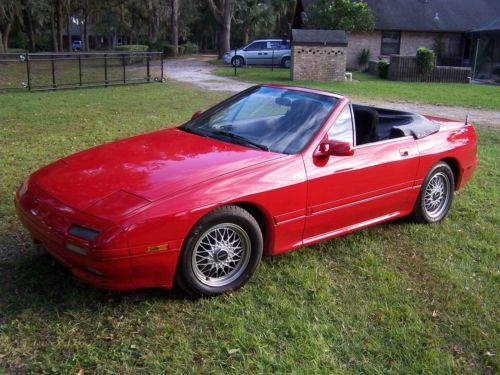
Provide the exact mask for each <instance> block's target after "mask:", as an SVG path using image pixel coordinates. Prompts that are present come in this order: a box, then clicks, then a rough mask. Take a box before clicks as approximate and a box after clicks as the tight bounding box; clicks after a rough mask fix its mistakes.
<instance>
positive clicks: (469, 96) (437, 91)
mask: <svg viewBox="0 0 500 375" xmlns="http://www.w3.org/2000/svg"><path fill="white" fill-rule="evenodd" d="M215 73H216V74H218V75H221V76H225V77H233V75H234V69H232V68H227V67H225V68H218V69H217V70H215ZM238 79H241V80H244V81H247V82H252V83H277V84H282V85H297V84H298V83H300V85H301V86H306V87H311V88H318V89H322V90H328V91H334V92H340V93H342V94H345V95H349V96H350V97H351V98H354V99H358V98H359V100H390V101H401V100H404V101H408V102H414V103H430V104H437V105H450V106H457V107H469V108H488V109H492V110H494V111H499V110H500V95H498V87H496V86H493V85H470V84H464V83H415V82H397V81H389V80H382V79H380V78H378V77H375V76H373V75H370V74H367V73H357V72H354V73H353V79H354V81H355V82H297V81H290V72H289V71H286V70H282V69H274V71H271V69H270V68H269V69H268V68H257V67H252V68H251V69H243V68H242V69H239V70H238ZM463 113H464V116H465V112H463Z"/></svg>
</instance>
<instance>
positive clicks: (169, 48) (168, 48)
mask: <svg viewBox="0 0 500 375" xmlns="http://www.w3.org/2000/svg"><path fill="white" fill-rule="evenodd" d="M161 50H162V52H163V54H164V55H165V56H167V57H172V56H175V53H174V51H175V47H174V45H173V44H170V43H163V46H162V49H161Z"/></svg>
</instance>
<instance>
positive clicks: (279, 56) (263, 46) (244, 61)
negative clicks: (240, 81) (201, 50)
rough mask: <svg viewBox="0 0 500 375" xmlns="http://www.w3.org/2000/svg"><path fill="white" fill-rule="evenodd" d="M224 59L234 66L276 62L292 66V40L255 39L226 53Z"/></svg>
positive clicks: (288, 66)
mask: <svg viewBox="0 0 500 375" xmlns="http://www.w3.org/2000/svg"><path fill="white" fill-rule="evenodd" d="M222 60H224V62H225V63H226V64H232V65H233V66H242V65H272V64H274V65H281V66H282V67H283V68H290V41H289V40H285V39H261V40H254V41H253V42H251V43H249V44H247V45H246V46H245V47H242V48H240V49H237V50H236V51H234V50H232V51H229V52H227V53H225V54H224V56H222Z"/></svg>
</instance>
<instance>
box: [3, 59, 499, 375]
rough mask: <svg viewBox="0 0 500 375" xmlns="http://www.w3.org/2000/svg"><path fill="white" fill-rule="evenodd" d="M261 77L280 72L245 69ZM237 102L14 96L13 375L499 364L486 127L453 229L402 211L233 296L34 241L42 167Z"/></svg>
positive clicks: (91, 94) (9, 140) (280, 266)
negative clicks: (112, 270) (108, 277)
mask: <svg viewBox="0 0 500 375" xmlns="http://www.w3.org/2000/svg"><path fill="white" fill-rule="evenodd" d="M254 70H255V71H257V74H260V75H261V76H263V75H264V74H263V72H264V70H263V69H253V68H252V69H241V72H242V73H246V72H249V73H252V72H253V71H254ZM268 70H269V72H270V73H271V71H270V69H268ZM266 71H267V70H266ZM273 73H274V74H278V73H279V74H283V75H284V73H285V72H283V71H281V70H278V71H275V72H273ZM357 76H358V77H364V76H365V75H364V74H357ZM266 78H267V79H268V78H269V76H267V77H266ZM364 83H365V82H361V83H360V84H359V85H358V86H359V87H360V88H359V90H360V91H363V89H364V86H363V84H364ZM366 83H370V82H366ZM374 83H376V84H377V85H376V87H380V85H382V87H380V88H379V90H380V91H384V89H383V87H384V85H387V86H389V83H391V82H386V81H380V80H376V81H375V82H374ZM356 85H357V83H352V82H349V83H346V84H342V85H341V86H339V87H342V88H347V87H356ZM407 86H411V87H415V90H417V91H418V90H419V87H427V86H429V85H428V84H413V85H407ZM462 86H464V87H466V88H468V90H471V91H473V90H474V91H475V90H477V89H478V88H476V87H475V86H474V85H473V86H471V85H462ZM477 86H479V85H477ZM394 87H397V85H394ZM435 87H442V88H443V90H446V87H449V86H448V85H444V84H441V85H436V86H435ZM435 87H434V91H441V90H436V88H435ZM450 87H453V86H451V85H450ZM479 89H480V88H479ZM490 89H491V87H490ZM492 89H496V88H495V87H493V88H492ZM386 91H387V92H389V91H390V90H388V89H387V90H386ZM490 92H494V91H490ZM407 93H408V95H407V96H405V95H403V94H402V93H401V92H399V94H398V95H399V99H400V100H406V99H408V98H411V97H410V96H409V95H410V94H411V93H413V90H412V89H411V88H410V89H409V90H408V91H407ZM446 94H447V95H450V93H449V92H446ZM456 96H460V95H456ZM491 96H494V95H491ZM225 97H227V94H223V93H219V92H215V91H214V92H210V95H207V92H206V91H202V90H196V89H192V88H190V87H188V86H183V85H179V84H176V83H173V82H168V83H167V84H164V85H161V84H150V85H139V86H124V87H110V88H106V89H105V88H99V89H92V90H79V91H77V90H75V91H58V92H50V93H34V94H29V95H28V94H5V95H0V108H1V109H2V110H1V111H0V166H1V167H0V171H1V176H2V178H1V179H0V254H1V256H0V269H1V272H2V278H1V281H2V293H0V355H1V370H0V372H5V373H21V374H22V373H26V374H31V373H43V374H45V373H49V374H76V373H78V372H79V370H80V369H82V370H83V371H84V372H85V373H86V374H87V373H88V374H138V373H151V374H156V373H169V374H170V373H194V374H212V373H242V374H243V373H297V374H311V373H318V372H321V373H325V374H326V373H328V374H337V373H346V374H359V373H366V374H382V373H384V374H385V373H394V374H402V373H404V374H417V373H420V374H439V373H443V374H445V373H446V374H467V373H470V374H474V373H477V374H495V373H498V371H499V366H498V358H497V357H498V337H499V336H498V335H499V333H500V332H499V327H498V319H499V311H498V306H499V303H500V300H499V299H500V294H499V293H498V255H497V253H498V243H499V242H500V238H499V234H500V233H499V231H498V220H499V208H498V205H495V204H492V202H498V200H499V189H498V186H499V184H500V172H499V169H498V168H497V167H496V166H497V164H498V159H499V158H500V149H499V147H498V144H499V142H500V136H499V132H498V131H485V130H479V142H480V143H479V148H478V152H479V158H480V163H479V165H478V170H477V172H476V174H475V176H474V178H473V181H472V182H471V184H470V185H469V186H467V187H466V188H465V189H464V190H463V191H459V193H458V194H457V195H456V196H455V199H454V202H453V207H452V209H451V211H450V216H449V217H448V218H447V219H446V220H445V221H444V222H443V223H440V224H438V225H417V224H412V223H409V222H407V221H405V220H402V221H399V222H392V223H387V224H383V225H379V226H376V227H372V228H368V229H365V230H363V231H360V232H357V233H353V234H350V235H346V236H343V237H340V238H337V239H334V240H330V241H326V242H322V243H320V244H317V245H314V246H310V247H307V248H304V249H299V250H296V251H294V252H291V253H287V254H284V255H282V256H277V257H274V258H264V259H263V260H262V262H261V265H260V267H259V269H258V270H257V273H256V274H255V276H254V277H253V278H252V280H251V281H250V282H249V284H248V285H246V286H245V287H244V288H243V289H241V290H238V291H237V292H234V293H231V294H228V295H225V296H221V297H217V298H210V299H202V300H198V301H192V300H190V299H188V298H186V297H185V296H184V295H182V294H181V293H180V292H179V291H177V290H174V291H172V292H167V291H162V290H144V291H136V292H121V293H119V292H111V291H104V290H98V289H95V288H91V287H88V286H86V285H83V284H81V283H79V282H77V281H74V280H73V279H72V278H71V276H70V275H69V274H68V273H67V272H66V271H65V270H64V269H63V268H62V267H61V266H59V265H58V264H57V262H54V260H53V259H52V258H51V257H50V256H48V255H47V254H46V253H45V252H43V251H42V250H40V249H39V248H36V247H34V246H32V245H31V239H30V237H29V235H28V233H27V232H26V231H24V230H23V229H22V227H21V225H20V223H19V221H18V219H17V218H16V215H15V210H14V207H13V204H12V194H13V192H14V190H15V189H16V188H17V187H18V186H19V184H20V182H21V181H22V180H23V179H24V178H25V177H26V176H27V175H28V174H29V173H31V172H33V171H34V170H36V169H38V168H40V167H41V166H43V165H45V164H47V163H49V162H51V161H53V160H56V159H59V158H61V157H63V156H65V155H68V154H71V153H74V152H77V151H79V150H82V149H86V148H88V147H91V146H94V145H97V144H101V143H103V142H109V141H112V140H115V139H119V138H123V137H126V136H131V135H134V134H138V133H142V132H145V131H151V130H155V129H162V128H165V127H167V126H172V125H173V124H179V123H182V122H183V121H186V120H188V119H189V118H190V116H191V114H192V113H193V112H194V111H197V110H204V109H206V108H208V107H209V106H210V105H213V104H215V103H216V102H218V101H220V100H222V99H223V98H225ZM495 354H496V356H494V355H495Z"/></svg>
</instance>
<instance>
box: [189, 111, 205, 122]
mask: <svg viewBox="0 0 500 375" xmlns="http://www.w3.org/2000/svg"><path fill="white" fill-rule="evenodd" d="M202 113H203V112H202V111H198V112H195V113H193V116H191V120H194V119H195V118H197V117H200V115H201V114H202Z"/></svg>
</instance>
